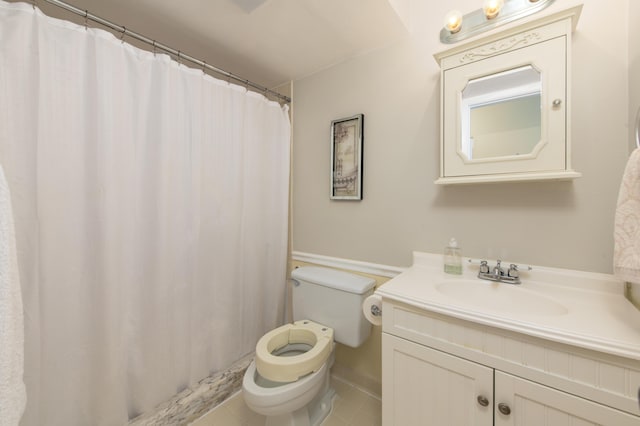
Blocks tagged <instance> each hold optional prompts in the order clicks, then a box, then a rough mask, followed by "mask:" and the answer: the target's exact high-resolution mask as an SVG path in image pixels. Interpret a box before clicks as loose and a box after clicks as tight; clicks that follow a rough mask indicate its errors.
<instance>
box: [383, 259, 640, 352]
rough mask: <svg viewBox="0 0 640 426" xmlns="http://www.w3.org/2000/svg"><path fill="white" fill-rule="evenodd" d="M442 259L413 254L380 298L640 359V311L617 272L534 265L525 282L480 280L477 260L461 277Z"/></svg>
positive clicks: (523, 277)
mask: <svg viewBox="0 0 640 426" xmlns="http://www.w3.org/2000/svg"><path fill="white" fill-rule="evenodd" d="M442 262H443V258H442V255H435V254H428V253H419V252H415V253H414V262H413V266H411V267H410V268H409V269H408V270H407V271H406V272H403V273H402V274H400V275H398V276H397V277H395V278H393V279H392V280H390V281H389V282H387V283H386V284H384V285H383V286H381V287H380V288H378V290H376V294H378V295H380V296H381V297H382V298H383V301H384V300H393V301H398V302H402V303H405V304H408V305H411V306H414V307H416V308H420V309H424V310H427V311H431V312H436V313H440V314H444V315H449V316H451V317H455V318H460V319H464V320H467V321H472V322H475V323H479V324H484V325H488V326H492V327H497V328H502V329H506V330H511V331H515V332H519V333H523V334H526V335H530V336H535V337H540V338H543V339H548V340H552V341H555V342H560V343H565V344H570V345H574V346H578V347H582V348H586V349H591V350H596V351H599V352H604V353H609V354H612V355H618V356H622V357H625V358H631V359H635V360H640V311H639V310H638V309H637V308H636V307H635V306H633V305H632V304H631V302H629V301H628V300H627V299H626V298H625V297H624V283H623V282H622V281H621V280H618V279H616V278H615V277H614V276H613V275H607V274H598V273H590V272H581V271H573V270H566V269H557V268H546V267H536V266H534V267H533V270H532V271H529V272H521V280H522V284H520V285H513V284H505V283H493V282H489V281H484V280H480V279H479V278H477V274H478V265H472V264H470V263H469V262H468V259H466V258H465V259H463V270H464V271H463V275H462V276H460V275H449V274H445V273H444V271H443V263H442ZM494 263H495V262H494V261H490V262H489V265H490V266H491V267H493V265H494ZM503 265H505V266H507V268H508V263H505V262H503ZM476 282H477V285H478V286H479V287H478V291H475V290H476V288H475V287H474V286H473V285H474V284H475V283H476ZM456 285H459V290H458V291H457V289H456ZM505 286H507V287H508V288H506V287H505ZM443 288H444V289H446V290H447V291H443V290H442V289H443ZM485 289H486V290H487V291H486V294H485V291H484V290H485ZM468 290H473V291H468ZM465 293H466V294H465ZM505 295H506V296H507V297H504V296H505ZM537 303H540V307H541V309H540V310H538V309H537V306H538V305H537Z"/></svg>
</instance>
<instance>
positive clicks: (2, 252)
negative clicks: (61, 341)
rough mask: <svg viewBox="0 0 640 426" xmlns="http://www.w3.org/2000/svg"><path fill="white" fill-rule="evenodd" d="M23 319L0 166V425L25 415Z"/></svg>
mask: <svg viewBox="0 0 640 426" xmlns="http://www.w3.org/2000/svg"><path fill="white" fill-rule="evenodd" d="M23 373H24V317H23V311H22V295H21V292H20V277H19V275H18V258H17V255H16V240H15V230H14V228H13V214H12V212H11V195H10V193H9V186H8V185H7V181H6V179H5V177H4V172H3V170H2V167H1V166H0V426H16V425H17V424H18V423H19V422H20V418H21V417H22V414H23V413H24V408H25V405H26V403H27V393H26V390H25V386H24V381H23V378H22V376H23Z"/></svg>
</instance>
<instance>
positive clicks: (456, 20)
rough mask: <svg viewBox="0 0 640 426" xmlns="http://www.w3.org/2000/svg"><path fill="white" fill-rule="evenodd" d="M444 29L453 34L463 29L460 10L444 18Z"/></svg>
mask: <svg viewBox="0 0 640 426" xmlns="http://www.w3.org/2000/svg"><path fill="white" fill-rule="evenodd" d="M444 27H445V28H446V29H447V30H448V31H449V32H450V33H451V34H455V33H457V32H458V31H460V28H462V12H460V11H459V10H451V11H449V13H447V14H446V15H445V16H444Z"/></svg>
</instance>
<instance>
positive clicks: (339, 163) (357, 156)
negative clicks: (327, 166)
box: [330, 114, 364, 200]
mask: <svg viewBox="0 0 640 426" xmlns="http://www.w3.org/2000/svg"><path fill="white" fill-rule="evenodd" d="M363 122H364V115H362V114H358V115H354V116H353V117H349V118H343V119H341V120H333V121H332V122H331V197H330V198H331V199H332V200H362V142H363V134H362V130H363Z"/></svg>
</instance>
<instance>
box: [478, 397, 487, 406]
mask: <svg viewBox="0 0 640 426" xmlns="http://www.w3.org/2000/svg"><path fill="white" fill-rule="evenodd" d="M477 399H478V404H480V405H482V406H483V407H486V406H487V405H489V400H488V399H487V398H486V397H485V396H482V395H478V398H477Z"/></svg>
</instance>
